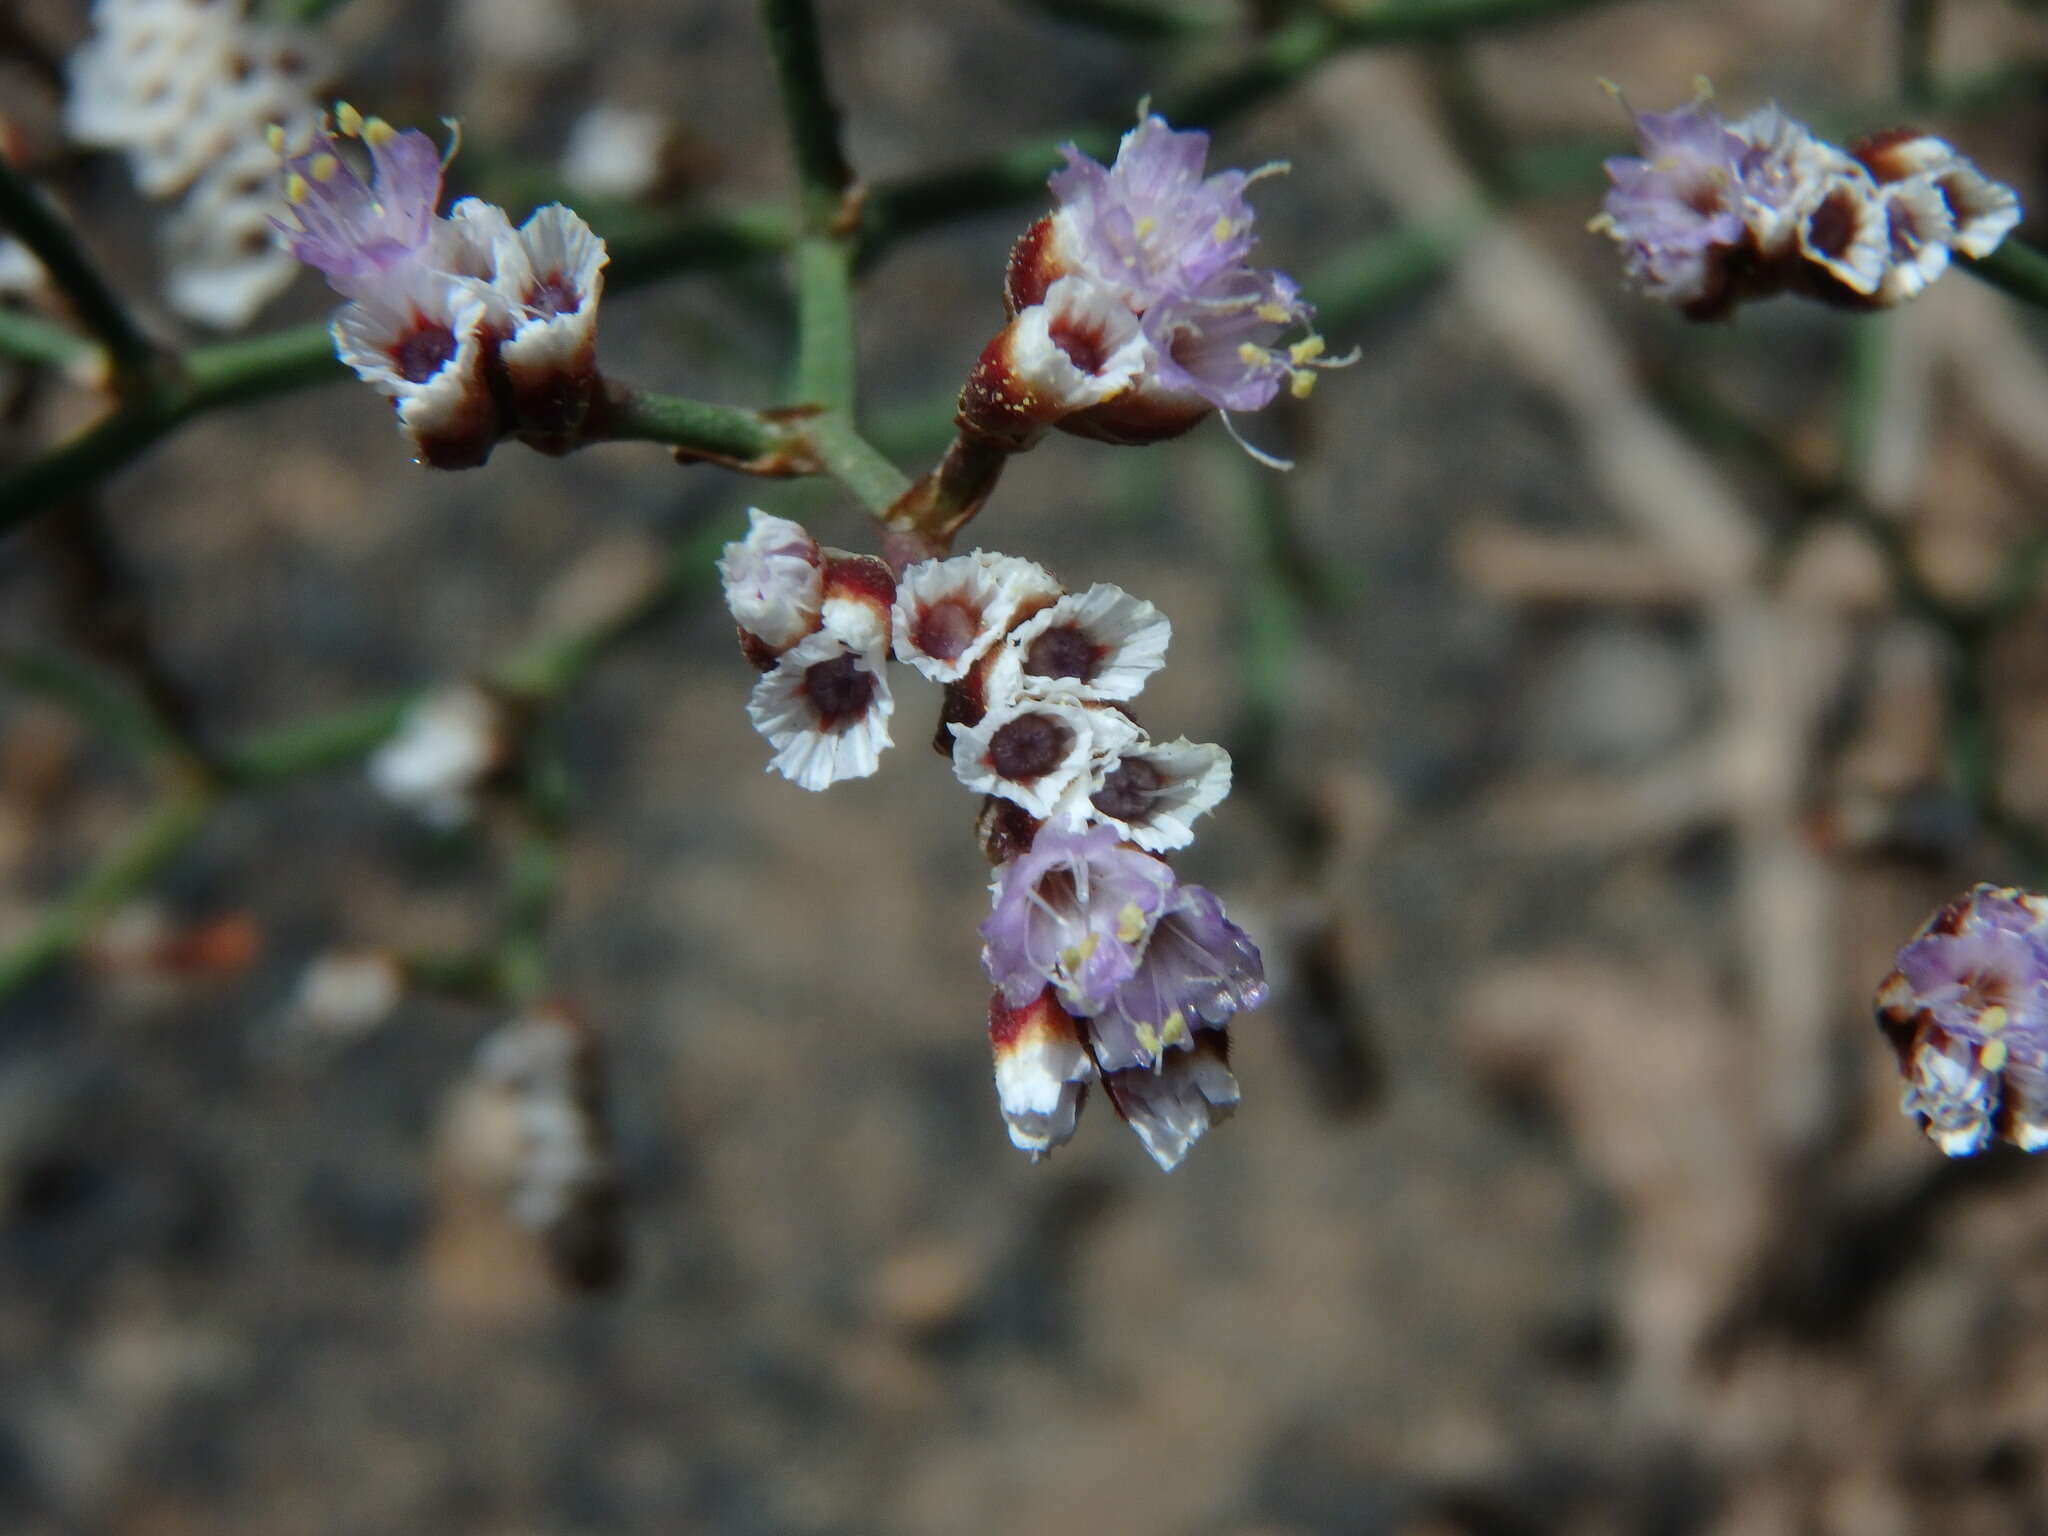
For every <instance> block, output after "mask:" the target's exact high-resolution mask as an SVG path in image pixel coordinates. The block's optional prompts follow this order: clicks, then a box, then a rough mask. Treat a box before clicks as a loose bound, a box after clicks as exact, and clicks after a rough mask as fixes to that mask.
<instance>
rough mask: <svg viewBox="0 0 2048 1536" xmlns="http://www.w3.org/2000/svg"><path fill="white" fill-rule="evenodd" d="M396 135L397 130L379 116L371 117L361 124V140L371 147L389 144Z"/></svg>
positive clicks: (375, 147)
mask: <svg viewBox="0 0 2048 1536" xmlns="http://www.w3.org/2000/svg"><path fill="white" fill-rule="evenodd" d="M397 137H398V130H397V129H396V128H394V127H392V126H391V125H390V124H389V123H387V122H385V121H384V119H383V118H381V117H373V118H371V119H370V120H369V121H368V122H366V123H364V124H363V142H364V143H365V144H367V145H369V146H370V148H372V149H377V148H379V147H381V146H383V145H385V144H389V143H390V142H391V141H392V140H393V139H395V138H397Z"/></svg>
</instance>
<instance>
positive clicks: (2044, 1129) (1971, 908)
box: [1877, 885, 2048, 1157]
mask: <svg viewBox="0 0 2048 1536" xmlns="http://www.w3.org/2000/svg"><path fill="white" fill-rule="evenodd" d="M1877 1019H1878V1023H1879V1025H1880V1026H1881V1027H1882V1028H1883V1029H1884V1031H1885V1033H1886V1035H1887V1036H1888V1037H1889V1038H1890V1040H1891V1042H1892V1045H1893V1047H1894V1048H1895V1049H1896V1050H1897V1051H1898V1053H1899V1066H1900V1070H1901V1072H1902V1073H1903V1074H1904V1076H1905V1080H1906V1086H1905V1091H1904V1094H1903V1096H1902V1098H1901V1101H1900V1107H1901V1108H1902V1109H1903V1110H1904V1111H1905V1113H1906V1114H1908V1115H1911V1116H1913V1117H1915V1118H1916V1119H1918V1120H1919V1121H1920V1122H1921V1124H1922V1125H1923V1127H1924V1128H1925V1129H1926V1132H1927V1134H1928V1136H1929V1137H1930V1138H1931V1139H1932V1140H1933V1141H1934V1142H1935V1144H1936V1145H1937V1146H1939V1147H1940V1148H1941V1150H1942V1151H1944V1152H1946V1153H1947V1154H1948V1155H1949V1156H1951V1157H1960V1156H1965V1155H1967V1154H1969V1153H1973V1152H1981V1151H1982V1150H1983V1149H1984V1148H1985V1147H1987V1146H1989V1145H1990V1143H1991V1141H1992V1139H1993V1137H1994V1136H1995V1137H2000V1138H2003V1139H2004V1140H2006V1141H2010V1142H2012V1143H2014V1144H2015V1145H2016V1146H2018V1147H2020V1148H2021V1149H2022V1150H2024V1151H2028V1152H2033V1151H2038V1150H2039V1149H2041V1148H2042V1147H2044V1146H2048V899H2044V898H2043V897H2041V896H2037V895H2033V894H2031V893H2028V892H2023V891H2018V890H2013V889H2010V888H2000V887H1997V886H1991V885H1979V886H1976V887H1974V888H1972V889H1971V890H1969V891H1966V892H1964V893H1963V894H1962V895H1961V896H1959V897H1957V898H1956V899H1955V900H1954V901H1952V902H1950V903H1948V904H1947V905H1946V906H1944V907H1942V908H1941V909H1940V910H1939V911H1938V912H1936V913H1935V914H1934V915H1933V916H1932V917H1930V918H1929V919H1928V920H1927V922H1926V924H1925V925H1924V926H1923V927H1922V928H1921V929H1920V931H1919V933H1917V934H1916V935H1915V936H1914V937H1913V938H1912V940H1911V941H1909V942H1908V943H1907V944H1906V946H1905V947H1904V948H1903V949H1901V950H1900V951H1899V954H1898V963H1897V968H1896V969H1895V970H1894V971H1893V972H1892V973H1891V975H1889V976H1888V977H1886V978H1885V981H1884V984H1883V985H1882V986H1881V987H1879V988H1878V993H1877Z"/></svg>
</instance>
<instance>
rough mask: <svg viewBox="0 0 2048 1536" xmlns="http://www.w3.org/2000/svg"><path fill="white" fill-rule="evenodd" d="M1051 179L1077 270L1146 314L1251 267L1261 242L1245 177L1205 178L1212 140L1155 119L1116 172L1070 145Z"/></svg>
mask: <svg viewBox="0 0 2048 1536" xmlns="http://www.w3.org/2000/svg"><path fill="white" fill-rule="evenodd" d="M1060 153H1061V154H1062V155H1064V156H1065V157H1066V160H1067V168H1066V169H1065V170H1063V171H1056V172H1054V174H1053V177H1052V181H1051V186H1052V191H1053V196H1054V197H1056V198H1057V199H1058V200H1059V204H1060V207H1059V211H1058V212H1057V213H1055V214H1054V215H1053V229H1054V238H1055V242H1056V248H1057V251H1058V253H1059V256H1060V258H1061V259H1062V260H1063V261H1064V263H1065V264H1066V265H1067V266H1068V267H1069V268H1070V269H1071V270H1074V271H1078V272H1083V273H1085V274H1087V275H1088V276H1090V277H1092V278H1094V279H1095V280H1096V281H1098V282H1101V283H1105V284H1109V285H1112V286H1114V287H1117V288H1119V289H1121V290H1122V291H1123V292H1124V294H1125V295H1126V302H1127V303H1128V304H1129V306H1130V308H1131V309H1132V310H1133V311H1135V312H1137V313H1139V314H1142V313H1144V312H1145V311H1146V310H1148V309H1149V308H1151V306H1152V305H1153V304H1155V303H1157V302H1159V301H1160V300H1162V299H1171V298H1189V297H1192V296H1193V295H1195V294H1196V293H1199V292H1202V291H1203V290H1205V289H1207V288H1209V287H1210V285H1211V284H1212V283H1214V282H1215V281H1216V280H1217V279H1218V278H1219V277H1222V276H1224V275H1225V274H1230V273H1235V272H1238V271H1242V270H1248V268H1247V266H1246V262H1247V258H1248V257H1249V256H1250V254H1251V250H1252V246H1253V244H1254V243H1255V242H1254V239H1253V236H1252V221H1253V215H1252V209H1251V204H1249V203H1248V202H1246V201H1245V197H1244V192H1245V188H1246V187H1248V186H1250V185H1251V183H1252V182H1253V181H1254V180H1256V179H1257V178H1258V177H1259V176H1263V175H1268V174H1271V173H1272V172H1274V171H1278V170H1282V169H1284V167H1282V166H1277V165H1276V166H1268V167H1266V168H1264V169H1262V170H1261V171H1258V172H1255V173H1252V174H1250V175H1247V174H1246V173H1245V172H1243V171H1218V172H1217V173H1216V174H1215V175H1213V176H1204V175H1203V169H1204V164H1205V162H1206V161H1207V159H1208V156H1209V135H1208V134H1206V133H1203V132H1200V131H1199V130H1190V131H1177V130H1175V129H1173V128H1170V127H1168V126H1167V124H1166V120H1165V119H1164V118H1162V117H1160V116H1158V115H1157V114H1156V113H1148V114H1146V115H1145V116H1144V117H1142V118H1140V120H1139V122H1138V126H1137V127H1135V128H1133V129H1131V130H1130V132H1128V133H1126V134H1125V135H1124V136H1123V140H1122V142H1121V143H1120V144H1119V145H1118V146H1117V153H1116V160H1115V161H1114V163H1113V164H1111V165H1109V166H1106V167H1105V166H1103V165H1102V164H1100V163H1099V162H1097V161H1095V160H1093V159H1091V158H1090V157H1089V156H1087V155H1084V154H1082V153H1081V152H1080V151H1079V150H1078V149H1076V148H1075V147H1074V146H1073V145H1071V144H1069V145H1067V146H1065V147H1064V148H1062V149H1061V151H1060Z"/></svg>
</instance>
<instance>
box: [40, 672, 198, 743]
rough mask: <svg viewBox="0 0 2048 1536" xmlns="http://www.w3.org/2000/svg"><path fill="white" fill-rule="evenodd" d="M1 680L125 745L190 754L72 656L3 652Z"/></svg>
mask: <svg viewBox="0 0 2048 1536" xmlns="http://www.w3.org/2000/svg"><path fill="white" fill-rule="evenodd" d="M0 680H5V681H6V682H8V683H11V684H12V685H13V686H15V687H16V688H19V689H21V690H22V691H23V692H26V693H34V694H40V695H41V696H42V697H44V698H46V699H49V700H51V701H53V702H55V703H57V704H60V705H62V706H63V707H64V708H65V709H66V710H67V711H69V712H70V713H71V714H73V715H75V716H77V717H78V718H79V719H81V720H85V721H89V722H90V723H91V724H93V725H94V726H97V727H98V728H99V729H101V730H103V731H105V732H107V734H108V735H110V736H112V737H114V738H115V739H116V740H118V741H120V742H122V743H124V744H125V745H127V746H129V747H132V748H135V749H137V750H139V751H141V752H145V753H149V754H152V755H161V756H164V757H166V758H175V757H180V756H185V757H189V756H190V755H191V754H190V752H189V749H187V747H186V746H185V744H184V743H183V742H181V741H180V740H179V739H178V738H177V736H175V735H174V734H173V733H172V732H171V731H170V730H169V729H168V728H167V727H166V725H165V723H164V722H163V721H161V720H159V719H158V718H157V717H156V716H155V715H153V714H152V713H150V711H148V710H147V709H144V708H143V707H142V706H141V705H140V704H139V703H137V701H136V700H135V699H134V698H133V697H132V696H131V695H130V694H128V693H127V692H126V691H124V690H122V689H120V688H116V687H113V686H112V685H110V684H109V682H108V681H107V680H106V679H105V678H104V677H102V676H101V675H100V674H99V673H98V672H96V671H94V670H93V669H91V668H88V667H83V666H80V665H79V664H78V663H77V662H74V661H72V660H71V659H70V658H69V657H65V656H58V655H32V654H24V653H11V652H10V653H0Z"/></svg>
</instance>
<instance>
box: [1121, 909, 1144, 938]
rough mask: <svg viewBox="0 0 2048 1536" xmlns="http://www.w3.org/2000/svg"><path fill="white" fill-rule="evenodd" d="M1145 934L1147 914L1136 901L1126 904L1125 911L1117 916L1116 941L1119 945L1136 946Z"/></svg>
mask: <svg viewBox="0 0 2048 1536" xmlns="http://www.w3.org/2000/svg"><path fill="white" fill-rule="evenodd" d="M1144 932H1145V913H1144V911H1143V910H1142V909H1141V908H1140V907H1139V906H1138V904H1137V903H1136V902H1135V901H1127V902H1125V903H1124V909H1123V911H1121V912H1119V913H1117V915H1116V941H1117V943H1119V944H1135V943H1137V942H1138V940H1139V938H1141V937H1142V936H1143V934H1144Z"/></svg>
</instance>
